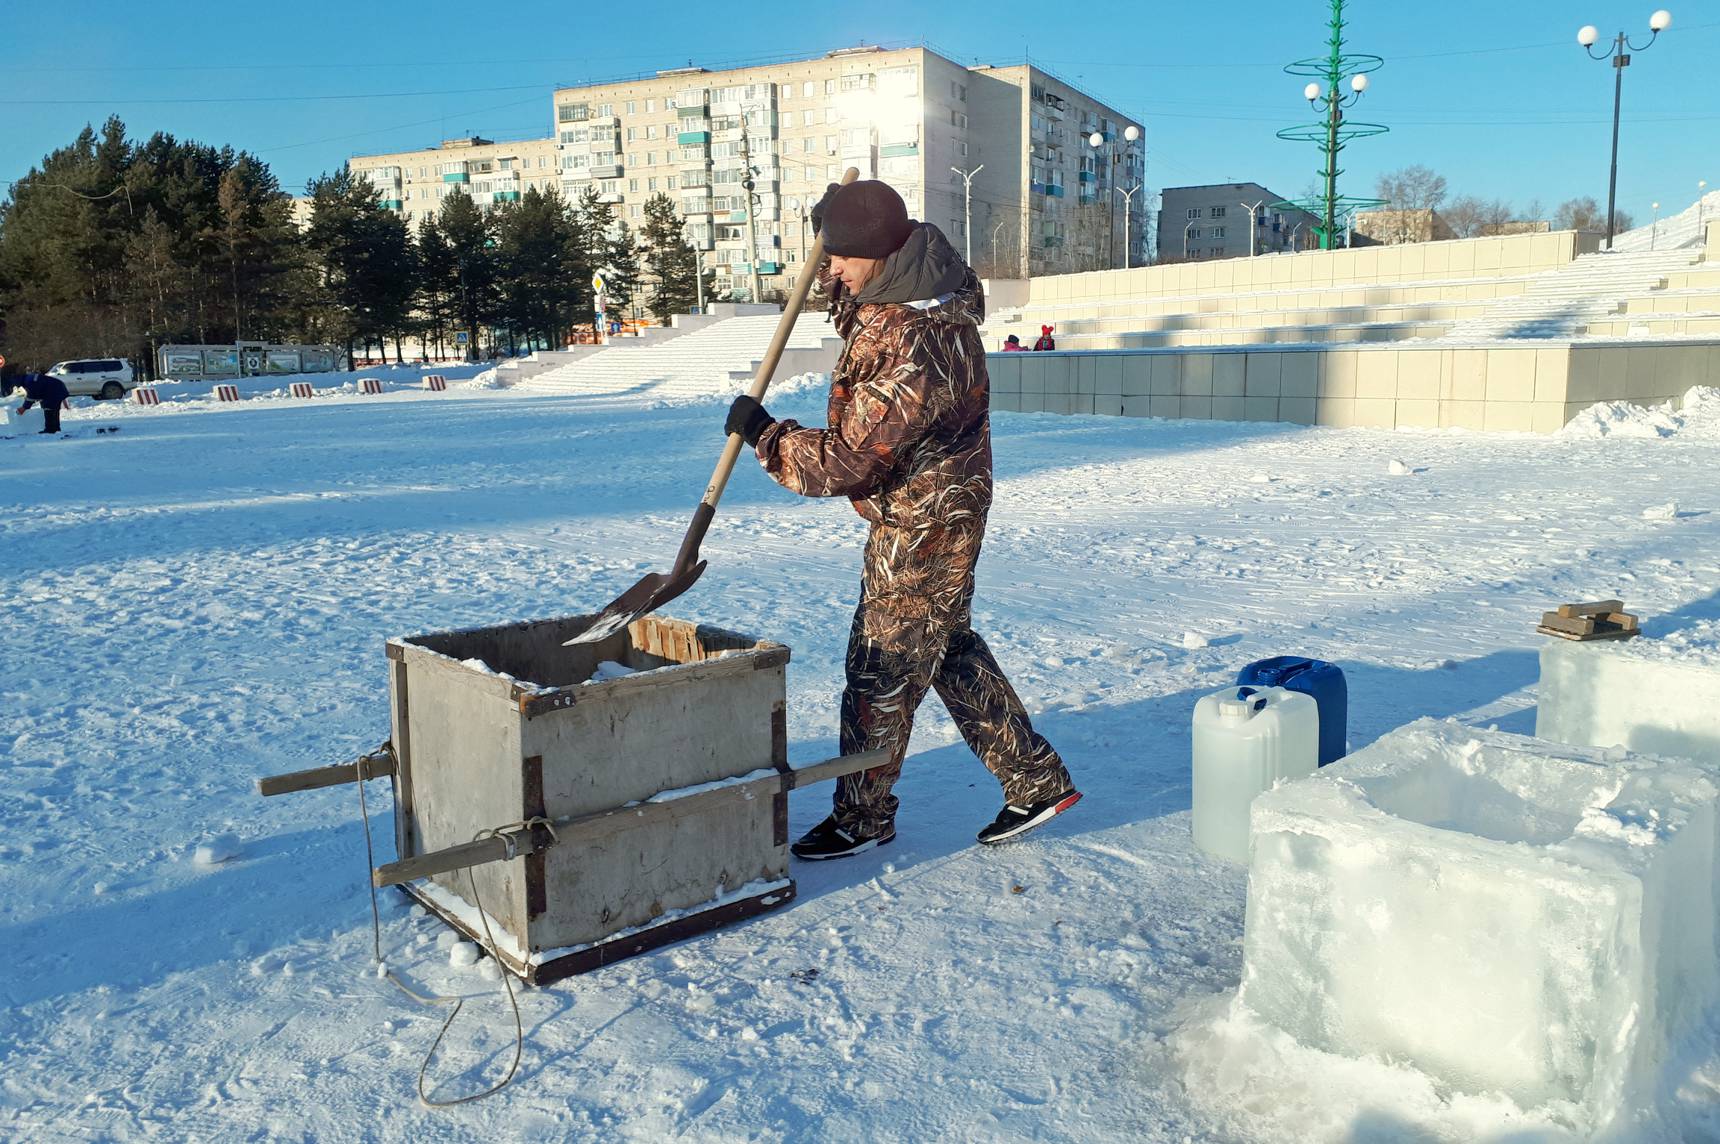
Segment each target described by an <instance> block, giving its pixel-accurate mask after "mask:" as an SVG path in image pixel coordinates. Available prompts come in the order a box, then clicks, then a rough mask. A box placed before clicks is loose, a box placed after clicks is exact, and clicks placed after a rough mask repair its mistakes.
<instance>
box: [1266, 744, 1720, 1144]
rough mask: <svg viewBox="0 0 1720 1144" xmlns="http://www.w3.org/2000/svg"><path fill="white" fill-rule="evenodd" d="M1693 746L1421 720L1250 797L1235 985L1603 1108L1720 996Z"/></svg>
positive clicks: (1708, 835)
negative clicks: (1607, 747)
mask: <svg viewBox="0 0 1720 1144" xmlns="http://www.w3.org/2000/svg"><path fill="white" fill-rule="evenodd" d="M1716 796H1717V788H1716V786H1715V784H1714V782H1712V781H1711V780H1710V779H1709V778H1708V777H1707V775H1706V773H1705V772H1704V771H1703V770H1702V769H1700V768H1698V767H1696V766H1693V765H1687V764H1683V763H1678V762H1669V761H1665V760H1658V759H1649V758H1644V757H1640V756H1631V755H1626V754H1624V753H1623V752H1617V751H1615V752H1611V753H1610V755H1606V754H1603V753H1601V752H1598V751H1592V750H1581V749H1574V748H1569V747H1564V746H1559V745H1556V744H1552V743H1547V742H1544V741H1542V740H1538V739H1532V738H1528V737H1525V736H1520V735H1508V734H1502V733H1497V732H1493V733H1490V732H1482V731H1476V730H1474V729H1472V728H1468V727H1464V726H1460V725H1458V724H1456V723H1450V722H1445V723H1441V722H1435V721H1433V720H1428V719H1424V720H1421V721H1419V722H1416V723H1412V724H1410V725H1408V726H1407V727H1402V728H1400V729H1398V730H1397V731H1394V732H1392V733H1391V734H1389V735H1386V736H1384V737H1383V738H1381V739H1380V740H1378V741H1377V742H1376V743H1374V744H1373V745H1372V746H1370V747H1367V748H1366V749H1364V750H1362V751H1359V752H1357V753H1356V754H1354V755H1351V756H1350V757H1349V758H1348V759H1346V760H1344V761H1343V762H1341V763H1338V764H1335V765H1334V766H1331V767H1327V768H1325V769H1323V770H1321V771H1320V772H1319V773H1318V774H1317V775H1316V776H1314V777H1312V778H1308V779H1304V780H1302V781H1300V782H1295V783H1287V784H1284V785H1282V786H1280V787H1278V788H1277V789H1275V790H1272V791H1269V792H1267V793H1265V794H1263V795H1261V796H1260V797H1259V798H1258V799H1256V800H1255V802H1254V806H1253V818H1252V829H1253V847H1252V853H1251V860H1250V866H1249V879H1248V916H1247V927H1246V934H1245V937H1244V939H1243V956H1244V967H1243V979H1242V992H1241V999H1242V1001H1243V1002H1244V1003H1245V1004H1247V1005H1248V1006H1249V1007H1250V1008H1251V1009H1253V1010H1254V1011H1255V1012H1256V1013H1258V1014H1259V1015H1260V1016H1262V1017H1264V1018H1265V1019H1267V1020H1268V1021H1270V1022H1271V1023H1273V1024H1275V1025H1277V1026H1278V1027H1279V1028H1281V1029H1283V1030H1284V1031H1285V1032H1287V1033H1289V1034H1291V1035H1292V1036H1294V1037H1295V1038H1296V1039H1297V1040H1298V1041H1301V1042H1302V1043H1304V1044H1306V1045H1310V1046H1313V1047H1315V1048H1319V1049H1323V1050H1326V1051H1329V1052H1334V1053H1342V1054H1346V1055H1349V1056H1357V1057H1360V1056H1367V1055H1377V1056H1380V1057H1384V1058H1386V1059H1390V1060H1395V1061H1400V1062H1403V1063H1407V1064H1411V1065H1414V1066H1415V1067H1417V1068H1419V1069H1420V1070H1421V1071H1423V1072H1424V1073H1427V1074H1428V1075H1430V1076H1432V1077H1433V1078H1435V1080H1436V1081H1438V1082H1440V1083H1441V1084H1442V1085H1443V1086H1446V1087H1448V1088H1449V1089H1451V1090H1455V1091H1460V1092H1476V1093H1479V1092H1503V1093H1505V1094H1506V1095H1508V1096H1510V1097H1511V1098H1512V1099H1514V1100H1516V1101H1517V1102H1518V1104H1519V1105H1520V1106H1522V1107H1526V1108H1527V1107H1539V1106H1544V1105H1549V1104H1556V1103H1559V1102H1569V1104H1570V1105H1574V1106H1576V1107H1575V1108H1574V1109H1572V1110H1571V1111H1572V1112H1573V1113H1574V1117H1573V1118H1574V1119H1578V1120H1582V1121H1585V1122H1587V1123H1588V1124H1590V1125H1592V1126H1594V1127H1597V1128H1598V1127H1599V1126H1601V1125H1603V1124H1604V1123H1605V1122H1606V1121H1607V1120H1608V1118H1610V1117H1611V1116H1612V1115H1613V1113H1614V1112H1615V1111H1616V1110H1618V1109H1619V1108H1620V1107H1621V1106H1622V1103H1623V1102H1624V1101H1625V1100H1627V1099H1630V1097H1631V1094H1636V1093H1642V1092H1644V1091H1647V1088H1646V1087H1645V1086H1650V1085H1652V1083H1653V1074H1654V1072H1655V1070H1656V1068H1657V1067H1658V1065H1659V1064H1660V1062H1661V1060H1662V1058H1663V1057H1664V1055H1665V1052H1666V1048H1667V1046H1668V1044H1669V1042H1671V1041H1672V1040H1674V1039H1676V1038H1677V1037H1678V1036H1679V1035H1680V1034H1681V1033H1682V1032H1683V1031H1684V1030H1685V1028H1686V1027H1687V1025H1688V1024H1689V1022H1690V1021H1692V1020H1693V1019H1695V1018H1697V1017H1699V1016H1700V1014H1701V1013H1702V1010H1703V1008H1704V1007H1705V1006H1706V1005H1707V1004H1708V1003H1709V1002H1710V1001H1712V1000H1713V999H1714V998H1715V996H1716V989H1717V984H1720V982H1717V977H1720V974H1717V970H1716V956H1715V955H1716V946H1715V937H1716V931H1715V891H1716V884H1715V846H1716V829H1717V819H1716Z"/></svg>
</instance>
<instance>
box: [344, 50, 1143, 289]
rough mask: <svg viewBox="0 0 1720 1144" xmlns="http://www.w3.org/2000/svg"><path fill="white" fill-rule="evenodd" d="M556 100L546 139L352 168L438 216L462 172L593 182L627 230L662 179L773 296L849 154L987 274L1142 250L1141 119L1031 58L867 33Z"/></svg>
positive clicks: (702, 238) (697, 234)
mask: <svg viewBox="0 0 1720 1144" xmlns="http://www.w3.org/2000/svg"><path fill="white" fill-rule="evenodd" d="M552 108H553V110H552V117H553V125H554V129H555V134H554V135H553V136H552V137H551V138H549V139H544V140H535V141H531V142H527V143H511V144H501V143H491V142H488V141H485V140H450V141H447V142H444V143H443V144H442V145H441V146H440V147H437V148H431V149H428V150H424V151H414V152H409V153H400V154H388V155H370V156H363V157H359V158H355V159H353V160H352V166H353V169H354V170H361V169H362V170H365V171H366V172H368V173H370V174H371V177H372V179H374V180H376V181H377V183H378V186H380V187H382V188H383V200H384V202H385V203H386V204H387V205H389V206H390V207H392V208H393V209H396V210H400V211H403V212H404V213H406V214H407V215H408V216H409V217H421V215H420V213H419V212H425V211H430V212H433V211H434V209H435V205H436V203H437V202H438V201H439V198H440V197H441V196H442V195H444V194H445V193H446V191H447V188H448V187H449V186H451V185H452V184H453V183H454V182H456V181H459V180H460V179H461V178H462V177H463V178H464V179H465V180H466V182H465V185H466V186H467V188H468V190H469V191H471V192H472V193H473V194H474V197H477V198H478V199H479V201H480V202H483V201H486V199H490V200H493V201H500V199H498V198H496V196H498V195H503V194H506V193H508V192H509V191H513V192H515V193H517V192H518V191H519V190H524V189H527V188H529V187H531V186H533V185H539V186H542V185H545V184H546V181H550V180H552V179H553V181H554V183H555V184H556V185H559V186H560V188H561V190H562V193H563V194H564V195H566V196H568V197H569V198H576V197H578V196H580V195H582V194H583V193H584V192H585V190H586V189H587V188H588V187H595V188H596V189H597V191H598V192H599V194H600V195H601V196H602V198H603V199H604V201H606V202H609V203H611V204H613V207H614V210H615V212H616V216H617V217H618V218H620V219H622V220H624V221H626V222H627V223H628V224H629V225H632V226H635V227H637V226H639V225H641V224H642V223H643V215H644V204H645V202H646V200H647V199H649V198H650V197H651V196H652V195H654V194H658V193H663V194H667V195H669V196H670V197H671V198H672V199H673V200H674V201H675V202H676V204H677V205H678V206H679V207H680V209H681V213H682V215H683V216H684V217H685V218H686V220H687V233H688V235H689V238H690V239H691V240H692V242H693V243H694V245H695V246H697V247H698V248H699V249H701V250H703V251H705V252H706V256H705V257H706V262H707V265H711V266H714V267H715V268H716V270H717V273H718V277H719V284H720V285H721V286H722V287H723V288H724V289H729V290H733V291H734V292H735V293H736V295H737V296H739V297H749V296H750V294H751V288H752V271H753V269H754V267H755V266H756V268H757V271H758V275H759V285H760V288H761V291H762V292H763V294H764V295H765V296H766V297H770V296H772V295H773V294H774V293H776V292H778V291H786V290H787V288H788V286H789V285H790V283H791V281H792V278H793V275H794V274H795V272H796V271H797V269H798V267H799V265H800V263H801V262H802V261H803V260H804V259H805V256H806V251H807V249H808V247H809V246H810V244H811V241H812V234H811V223H810V219H809V217H808V215H809V212H810V210H811V208H812V205H813V204H814V203H816V202H817V201H818V199H819V197H820V196H822V195H823V193H824V190H825V187H826V186H827V185H828V184H829V183H831V182H833V181H835V180H837V179H838V178H840V177H841V174H842V171H843V170H844V169H845V168H846V167H849V166H854V167H858V168H859V170H860V173H861V177H862V178H877V179H883V180H884V181H886V182H888V183H890V184H891V185H892V186H893V187H895V188H896V189H897V190H898V191H899V192H901V195H902V197H903V199H904V200H905V201H906V202H907V205H908V212H909V214H910V215H912V216H913V217H915V218H920V219H924V220H927V221H929V222H933V223H936V224H937V225H938V227H940V228H941V229H942V230H943V231H944V232H945V233H946V234H947V235H948V236H949V237H950V240H951V241H952V242H953V243H955V245H956V247H957V248H958V249H965V250H966V251H968V253H969V255H970V258H971V261H972V262H973V263H974V264H975V265H976V267H978V268H979V269H980V271H981V272H982V273H984V274H990V275H996V276H1001V277H1012V278H1013V277H1021V276H1023V275H1024V274H1026V273H1034V274H1049V273H1058V272H1061V271H1068V270H1086V269H1095V268H1099V267H1103V266H1109V265H1114V266H1122V265H1123V264H1124V260H1125V256H1126V253H1127V250H1128V249H1129V248H1132V249H1133V251H1134V253H1133V254H1132V255H1129V256H1128V257H1129V261H1130V263H1131V264H1134V265H1138V264H1140V263H1141V262H1142V261H1143V257H1142V256H1143V254H1144V252H1145V249H1146V245H1147V243H1146V238H1147V235H1146V230H1147V228H1146V226H1145V225H1144V217H1145V209H1146V194H1145V192H1144V191H1138V187H1139V185H1140V183H1141V182H1142V180H1143V177H1144V173H1145V161H1144V150H1145V141H1144V139H1137V140H1132V141H1131V140H1126V139H1125V138H1124V129H1125V128H1126V127H1127V126H1129V125H1130V124H1132V123H1134V122H1136V121H1134V120H1129V119H1127V118H1126V117H1125V116H1124V115H1123V114H1122V113H1121V112H1120V111H1118V110H1116V109H1115V108H1112V107H1109V106H1106V105H1104V104H1102V103H1100V102H1098V101H1097V100H1095V99H1093V98H1091V97H1090V96H1087V95H1085V94H1083V93H1081V92H1079V91H1077V90H1076V89H1074V88H1072V87H1070V86H1069V85H1068V84H1065V83H1063V82H1062V81H1060V80H1058V79H1056V78H1055V77H1053V76H1051V75H1049V74H1048V73H1045V72H1043V71H1041V70H1040V69H1037V68H1032V67H1028V66H1025V65H1022V66H1017V67H1009V68H993V67H976V68H968V67H965V66H963V65H961V64H958V63H956V62H954V61H952V60H949V59H947V58H945V57H944V56H942V55H939V54H938V53H937V52H934V51H931V50H929V49H926V48H921V47H915V48H903V49H889V50H886V49H881V48H876V47H859V48H848V49H841V50H838V51H834V52H829V53H827V54H825V55H822V56H819V57H816V58H812V59H803V60H794V61H789V62H782V63H773V64H763V65H757V66H751V67H741V68H733V69H728V70H721V71H712V70H708V69H705V68H702V67H687V68H678V69H671V70H667V71H662V72H657V73H655V74H652V75H649V76H640V77H635V78H631V79H626V80H617V81H614V82H607V83H596V84H587V85H583V86H580V87H570V88H561V89H558V90H556V91H555V92H554V94H553V97H552ZM1095 132H1097V133H1099V135H1100V136H1101V144H1102V145H1101V146H1100V147H1098V148H1095V147H1093V146H1092V145H1091V144H1090V143H1089V142H1088V141H1087V140H1088V136H1090V135H1092V134H1094V133H1095ZM503 164H508V165H507V166H505V167H504V166H503ZM749 167H750V168H751V169H752V170H753V171H755V172H756V173H755V174H754V176H753V180H752V181H753V186H752V188H751V192H750V196H749V191H748V189H747V187H746V186H745V185H744V184H745V181H746V172H747V169H748V168H749ZM504 172H507V173H511V174H512V176H513V181H512V182H508V183H507V184H506V188H507V189H506V190H503V189H501V188H502V185H503V180H502V178H501V176H502V175H503V174H504ZM964 174H965V175H971V188H970V186H969V180H968V179H967V178H964ZM1123 190H1127V191H1128V194H1127V195H1125V194H1124V193H1121V192H1122V191H1123ZM749 198H750V206H751V210H750V215H749ZM1126 212H1132V213H1127V214H1126ZM749 224H750V230H749ZM970 224H971V228H972V229H971V233H970V231H969V226H970Z"/></svg>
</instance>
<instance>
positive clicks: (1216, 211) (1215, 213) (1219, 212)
mask: <svg viewBox="0 0 1720 1144" xmlns="http://www.w3.org/2000/svg"><path fill="white" fill-rule="evenodd" d="M1212 217H1213V218H1223V217H1224V208H1223V207H1213V208H1212Z"/></svg>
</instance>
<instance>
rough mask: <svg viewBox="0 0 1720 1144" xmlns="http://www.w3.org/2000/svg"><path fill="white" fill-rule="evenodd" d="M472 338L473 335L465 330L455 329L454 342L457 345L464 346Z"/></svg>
mask: <svg viewBox="0 0 1720 1144" xmlns="http://www.w3.org/2000/svg"><path fill="white" fill-rule="evenodd" d="M471 340H472V338H471V335H469V334H468V333H466V331H465V330H455V331H454V344H455V345H457V346H463V345H465V344H466V343H467V342H469V341H471Z"/></svg>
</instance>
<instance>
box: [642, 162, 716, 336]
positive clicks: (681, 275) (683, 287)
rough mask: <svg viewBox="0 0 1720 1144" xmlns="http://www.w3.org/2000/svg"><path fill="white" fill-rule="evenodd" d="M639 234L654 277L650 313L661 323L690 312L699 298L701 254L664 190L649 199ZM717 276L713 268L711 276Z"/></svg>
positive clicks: (673, 202) (646, 260)
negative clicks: (683, 230)
mask: <svg viewBox="0 0 1720 1144" xmlns="http://www.w3.org/2000/svg"><path fill="white" fill-rule="evenodd" d="M640 237H641V239H642V240H643V243H644V246H645V250H646V255H645V264H646V266H647V267H649V268H650V273H651V278H652V280H653V285H652V290H651V302H650V306H651V312H652V313H653V314H655V315H656V316H657V320H658V321H660V322H667V321H668V320H669V318H670V317H671V316H672V315H675V314H685V313H687V312H689V311H690V310H691V309H692V308H693V307H694V306H695V305H697V304H698V300H699V284H698V280H697V276H698V273H699V255H698V252H697V251H696V250H694V249H693V244H692V243H690V242H688V241H687V238H686V235H685V234H684V233H683V232H682V222H681V212H680V210H679V209H677V208H676V206H675V200H673V199H671V198H670V197H669V196H668V195H666V194H663V193H661V192H659V193H657V194H655V195H652V196H651V197H650V198H649V199H648V200H646V202H645V227H644V229H643V230H642V231H641V232H640ZM714 277H715V272H714V271H713V272H712V273H711V278H712V279H714ZM709 282H710V279H707V284H709Z"/></svg>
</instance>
